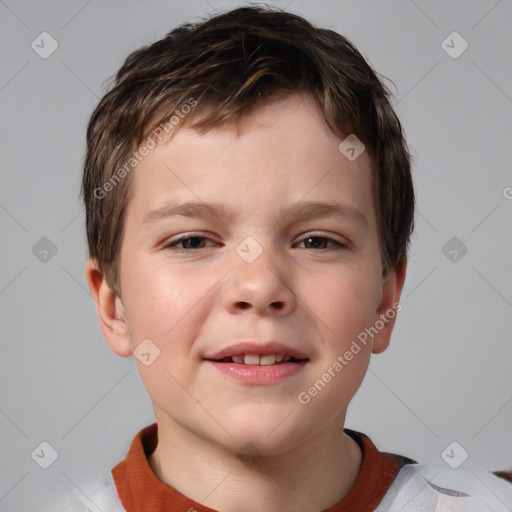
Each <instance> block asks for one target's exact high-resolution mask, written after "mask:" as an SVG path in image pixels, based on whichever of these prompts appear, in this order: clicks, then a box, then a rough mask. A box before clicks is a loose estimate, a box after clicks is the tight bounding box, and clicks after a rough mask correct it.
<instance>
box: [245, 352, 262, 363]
mask: <svg viewBox="0 0 512 512" xmlns="http://www.w3.org/2000/svg"><path fill="white" fill-rule="evenodd" d="M244 363H245V364H260V356H258V355H250V354H247V355H246V356H244Z"/></svg>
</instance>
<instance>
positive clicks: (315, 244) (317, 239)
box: [300, 236, 345, 249]
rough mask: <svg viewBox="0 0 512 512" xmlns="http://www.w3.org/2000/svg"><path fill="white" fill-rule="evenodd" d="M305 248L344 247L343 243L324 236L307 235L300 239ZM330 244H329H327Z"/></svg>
mask: <svg viewBox="0 0 512 512" xmlns="http://www.w3.org/2000/svg"><path fill="white" fill-rule="evenodd" d="M300 243H303V244H304V245H305V249H332V248H333V247H345V246H344V244H342V243H340V242H338V241H337V240H334V239H333V238H329V237H325V236H308V237H306V238H304V239H303V240H302V242H300ZM329 244H331V245H330V246H328V245H329Z"/></svg>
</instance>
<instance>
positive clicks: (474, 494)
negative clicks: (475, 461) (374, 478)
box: [375, 464, 512, 512]
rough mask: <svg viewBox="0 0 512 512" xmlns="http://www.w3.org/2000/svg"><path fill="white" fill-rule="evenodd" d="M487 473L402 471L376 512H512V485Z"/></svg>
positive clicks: (415, 467) (430, 468) (428, 468)
mask: <svg viewBox="0 0 512 512" xmlns="http://www.w3.org/2000/svg"><path fill="white" fill-rule="evenodd" d="M506 475H508V476H509V478H510V474H508V473H503V474H502V473H501V472H499V473H497V474H493V473H491V472H489V471H486V470H483V469H457V470H454V469H450V468H445V467H438V466H435V465H431V464H408V465H405V466H403V467H402V469H401V470H400V472H399V473H398V475H397V477H396V479H395V481H394V482H393V484H392V486H391V487H390V489H389V490H388V492H387V494H386V496H385V497H384V499H383V501H382V502H381V503H380V505H379V507H378V508H377V509H376V510H375V512H395V511H396V512H398V511H401V512H436V511H439V512H440V511H460V512H510V510H511V509H510V505H511V504H512V485H511V484H510V482H508V481H506V480H505V479H504V478H500V476H506Z"/></svg>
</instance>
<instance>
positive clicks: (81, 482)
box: [0, 0, 512, 511]
mask: <svg viewBox="0 0 512 512" xmlns="http://www.w3.org/2000/svg"><path fill="white" fill-rule="evenodd" d="M240 4H241V2H236V1H232V2H226V1H222V0H219V1H215V0H208V1H205V0H194V1H189V2H187V3H185V2H177V1H169V0H166V1H156V0H153V1H149V2H135V1H124V2H120V1H104V2H100V1H98V0H92V1H84V0H73V1H67V2H64V1H61V2H57V1H48V0H46V1H38V2H36V1H30V2H29V1H16V2H15V1H14V0H0V38H1V43H2V44H1V45H0V53H1V61H2V67H1V76H0V109H1V110H0V119H1V138H0V143H1V159H2V160H1V161H2V165H1V171H0V172H1V173H2V177H1V180H2V181H1V183H2V185H1V188H0V223H1V234H2V244H1V249H0V254H1V268H0V308H1V335H2V339H1V356H0V393H1V395H0V433H1V435H0V454H1V460H0V510H2V511H14V510H16V511H19V510H43V508H44V507H43V504H47V503H51V502H52V501H53V500H55V499H57V497H59V496H64V495H69V494H71V493H80V492H83V493H85V494H89V493H91V492H92V491H94V490H95V489H94V487H95V483H94V478H95V477H98V476H99V475H100V474H103V473H105V472H108V471H109V470H110V468H111V467H112V466H114V465H115V464H116V463H117V462H118V461H120V460H121V459H122V458H123V457H124V455H125V454H126V451H127V449H128V447H129V443H130V441H131V439H132V438H133V436H134V435H135V433H136V432H137V431H138V430H139V429H140V428H142V427H144V426H145V425H147V424H149V423H152V422H153V421H154V417H153V410H152V407H151V403H150V400H149V398H148V396H147V394H146V392H145V389H144V388H143V386H142V384H141V381H140V379H139V377H138V374H137V372H136V369H135V365H134V363H133V361H132V360H131V359H129V358H125V359H123V358H119V357H117V356H115V355H114V354H112V353H111V352H110V350H109V349H108V347H107V345H106V342H105V341H104V339H103V337H102V334H101V331H100V329H99V325H98V321H97V318H96V312H95V308H94V303H93V301H92V299H91V296H90V295H89V293H88V289H87V284H86V280H85V275H84V264H85V261H86V245H85V229H84V212H83V209H82V206H81V203H80V201H79V198H78V192H79V185H80V179H81V165H82V158H83V154H84V147H85V146H84V141H85V129H86V123H87V121H88V119H89V116H90V114H91V113H92V110H93V108H94V107H95V105H96V104H97V102H98V99H99V98H100V97H101V95H102V94H103V92H104V90H105V89H104V82H105V80H106V79H107V78H108V77H109V76H110V75H112V74H113V73H114V72H115V71H116V70H117V69H118V67H119V66H120V64H121V63H122V60H123V59H124V58H125V57H126V56H127V54H128V53H129V52H130V51H132V50H134V49H135V48H137V47H139V46H140V45H142V44H148V43H151V42H153V41H154V40H156V39H157V38H160V37H162V36H163V35H164V34H165V33H166V32H168V31H169V30H170V29H171V28H174V27H175V26H177V25H178V24H180V23H182V22H184V21H186V20H188V19H189V18H193V17H198V16H202V15H205V14H207V13H210V12H212V11H214V10H215V9H220V10H224V9H226V8H229V7H234V6H236V5H240ZM274 5H277V6H279V7H282V8H285V7H287V8H288V10H290V11H292V12H295V13H297V14H300V15H303V16H305V17H306V18H308V19H309V20H310V21H312V22H313V23H315V24H318V25H321V26H325V27H330V28H332V29H334V30H337V31H339V32H340V33H342V34H344V35H346V36H348V37H349V38H350V39H351V40H352V41H353V42H354V43H355V44H356V45H357V46H358V47H359V49H360V50H361V51H362V53H363V54H364V55H365V56H366V57H367V58H368V60H369V61H370V63H371V64H372V65H373V66H374V67H375V68H376V69H377V70H378V71H379V72H380V73H382V74H384V75H385V76H387V77H389V78H390V79H392V80H393V82H394V83H395V84H396V109H397V112H398V114H399V116H400V118H401V120H402V121H403V124H404V127H405V130H406V133H407V136H408V141H409V144H410V146H411V150H412V152H413V155H414V179H415V183H416V190H417V197H418V211H417V224H416V231H415V235H414V238H413V244H412V248H411V253H410V262H409V269H408V275H407V280H406V284H405V289H404V293H403V299H402V304H403V310H402V312H401V314H400V316H399V320H398V324H397V327H396V330H395V333H394V337H393V339H392V344H391V346H390V348H389V349H388V350H387V351H386V352H385V353H384V354H381V355H378V356H374V357H373V359H372V363H371V367H370V370H369V372H368V375H367V378H366V380H365V382H364V384H363V386H362V388H361V389H360V391H359V392H358V395H357V396H356V399H355V400H354V402H353V404H352V406H351V409H350V410H349V416H348V420H347V426H348V427H351V428H354V429H356V430H360V431H363V432H365V433H367V434H368V435H369V436H370V437H371V438H372V439H373V441H374V442H375V443H376V444H377V446H378V447H379V448H380V449H382V450H386V451H394V452H398V453H402V454H405V455H408V456H410V457H412V458H414V459H416V460H419V461H422V462H432V463H436V464H445V462H444V461H443V459H442V458H441V453H442V452H443V450H444V449H445V448H446V447H447V446H448V445H449V444H450V443H451V442H452V441H457V442H458V443H459V444H460V445H461V447H462V448H463V449H464V450H466V451H467V452H468V453H469V457H468V459H467V460H466V461H465V462H464V463H463V465H462V466H461V467H462V468H472V467H484V468H490V469H504V468H510V469H512V439H511V437H512V434H511V433H512V403H511V402H512V372H511V371H510V366H511V356H512V343H511V342H512V340H511V335H510V333H511V331H512V329H511V328H512V314H511V313H512V291H511V290H512V286H511V285H512V270H511V268H512V266H511V262H512V236H511V220H512V188H510V187H512V172H511V163H510V162H511V161H512V149H511V148H512V144H511V135H512V133H511V132H512V130H511V122H510V121H511V114H512V99H511V96H512V70H511V69H512V68H511V62H510V53H511V49H512V45H511V43H512V30H511V26H512V25H511V21H512V2H511V1H510V0H501V1H496V0H485V1H484V0H482V1H450V2H446V1H441V0H439V1H420V0H415V1H414V2H413V1H412V0H411V1H408V0H393V1H392V0H386V1H376V0H375V1H360V0H359V1H327V0H323V1H315V2H306V1H302V0H293V1H291V2H290V0H286V1H283V2H280V1H278V2H275V3H274ZM43 31H47V32H48V33H50V34H51V36H52V37H53V38H54V39H55V40H56V41H57V42H58V45H59V46H58V48H57V50H56V51H55V52H54V53H53V54H52V55H51V56H50V57H48V58H47V59H43V58H41V57H40V56H39V55H38V54H37V53H36V52H35V51H34V50H33V49H32V48H31V43H32V41H34V40H36V38H37V36H38V35H39V34H40V33H41V32H43ZM453 31H457V32H458V33H459V34H460V35H461V36H462V37H463V38H464V39H465V40H466V41H467V42H468V44H469V47H468V49H467V50H466V51H465V52H464V53H463V54H462V55H460V56H459V57H458V58H452V57H451V56H450V55H448V54H447V53H446V51H445V50H444V49H443V47H442V45H441V43H442V41H444V40H445V39H446V37H447V36H448V35H449V34H451V33H452V32H453ZM36 41H37V40H36ZM460 43H461V41H460V40H458V41H457V40H454V42H453V43H452V42H451V40H450V39H449V40H448V44H449V45H451V46H454V49H452V51H455V50H457V49H460V48H461V46H460ZM46 47H47V48H48V46H46ZM43 237H47V238H48V239H50V240H51V242H52V243H53V244H54V245H55V246H56V248H57V252H56V254H55V255H53V256H52V253H51V252H49V253H48V255H47V256H46V261H41V259H40V258H42V257H43V256H42V254H41V253H39V254H37V250H36V249H38V248H39V250H41V247H40V246H36V249H34V251H33V247H34V246H35V245H36V244H37V243H38V241H40V239H41V238H43ZM452 237H457V239H458V241H457V240H456V241H455V242H452V243H455V245H454V246H453V247H452V246H448V248H445V249H444V252H443V247H444V246H445V244H446V243H447V242H448V241H449V240H450V239H451V238H452ZM39 243H40V244H43V248H44V244H45V243H46V244H47V243H48V242H44V241H43V242H39ZM461 244H464V246H465V247H467V253H466V254H465V255H462V250H461V248H463V247H462V245H461ZM453 248H455V249H456V250H457V251H458V252H457V258H456V260H455V261H453V259H454V257H455V253H452V254H450V252H449V251H452V250H453ZM34 252H36V254H34ZM37 256H39V257H37ZM43 259H44V258H43ZM42 441H46V442H48V443H50V445H51V446H53V448H54V449H55V450H56V451H57V452H58V455H59V456H58V458H57V460H56V461H55V462H54V463H53V464H52V465H51V466H50V467H49V468H48V469H42V468H41V467H39V465H38V464H36V462H35V461H34V460H33V458H32V457H31V453H32V452H33V451H34V450H35V449H36V448H37V447H38V446H39V444H40V443H41V442H42ZM48 453H49V452H48V450H47V451H46V454H45V456H47V454H48ZM451 453H453V457H452V459H455V460H458V459H460V458H461V457H462V455H463V452H462V451H461V448H459V447H455V450H454V452H451ZM461 454H462V455H461ZM42 458H43V457H41V458H40V459H42ZM91 509H93V510H95V509H94V507H93V505H91ZM53 510H58V508H54V509H53Z"/></svg>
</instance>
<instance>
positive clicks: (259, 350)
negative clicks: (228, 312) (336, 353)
mask: <svg viewBox="0 0 512 512" xmlns="http://www.w3.org/2000/svg"><path fill="white" fill-rule="evenodd" d="M247 354H251V355H259V356H264V355H267V354H284V355H289V356H291V357H293V358H295V359H309V358H308V356H307V355H306V354H304V353H303V352H301V351H299V350H296V349H294V348H292V347H288V346H287V345H285V344H284V343H280V342H279V341H268V342H264V343H257V342H250V341H243V342H240V343H235V344H233V345H230V346H229V347H226V348H223V349H222V350H220V351H219V352H214V353H211V354H208V355H206V356H204V358H205V359H224V358H225V357H231V356H241V355H247Z"/></svg>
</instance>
